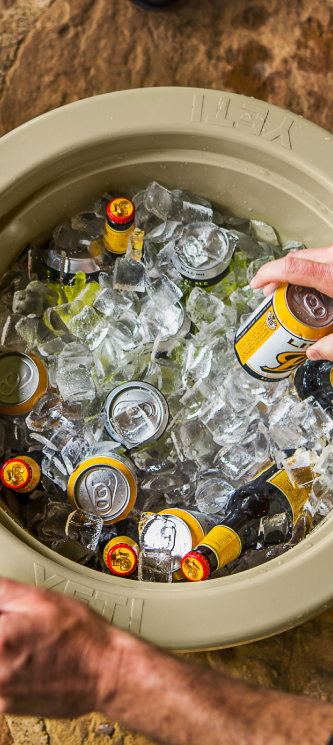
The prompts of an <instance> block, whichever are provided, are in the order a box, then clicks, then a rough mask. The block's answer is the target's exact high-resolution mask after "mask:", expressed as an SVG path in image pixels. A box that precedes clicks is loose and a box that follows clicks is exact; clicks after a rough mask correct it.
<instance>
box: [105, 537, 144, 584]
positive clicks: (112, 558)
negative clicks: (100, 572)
mask: <svg viewBox="0 0 333 745" xmlns="http://www.w3.org/2000/svg"><path fill="white" fill-rule="evenodd" d="M113 540H114V539H113ZM112 543H113V541H110V542H109V543H107V544H106V546H105V549H104V551H103V559H104V562H105V564H106V566H107V567H108V569H110V571H111V572H112V573H113V574H117V575H118V576H120V577H124V576H126V575H127V574H132V572H134V569H136V566H137V563H138V557H137V555H136V552H135V550H134V548H133V547H132V546H129V544H128V543H115V544H114V545H111V546H110V544H112Z"/></svg>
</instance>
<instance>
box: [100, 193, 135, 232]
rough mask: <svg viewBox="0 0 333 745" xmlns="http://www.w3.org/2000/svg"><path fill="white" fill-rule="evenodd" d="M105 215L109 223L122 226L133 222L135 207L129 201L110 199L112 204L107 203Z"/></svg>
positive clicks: (119, 198)
mask: <svg viewBox="0 0 333 745" xmlns="http://www.w3.org/2000/svg"><path fill="white" fill-rule="evenodd" d="M106 213H107V216H108V218H109V220H111V222H115V223H117V224H118V225H124V224H126V223H127V222H131V220H133V218H134V215H135V207H134V204H133V202H131V200H130V199H125V198H124V197H117V198H116V199H112V202H109V204H108V206H107V210H106Z"/></svg>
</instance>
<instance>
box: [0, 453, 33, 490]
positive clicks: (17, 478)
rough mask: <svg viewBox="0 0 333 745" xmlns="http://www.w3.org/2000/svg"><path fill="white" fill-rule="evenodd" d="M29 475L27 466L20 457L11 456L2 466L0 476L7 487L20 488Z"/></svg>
mask: <svg viewBox="0 0 333 745" xmlns="http://www.w3.org/2000/svg"><path fill="white" fill-rule="evenodd" d="M30 477H31V471H30V468H29V466H28V465H27V464H26V463H25V462H24V460H21V459H20V458H11V459H10V460H7V462H6V463H4V465H3V466H2V469H1V473H0V478H1V481H2V483H3V484H4V485H5V486H8V487H9V489H22V488H23V487H24V486H26V484H27V483H28V481H29V479H30Z"/></svg>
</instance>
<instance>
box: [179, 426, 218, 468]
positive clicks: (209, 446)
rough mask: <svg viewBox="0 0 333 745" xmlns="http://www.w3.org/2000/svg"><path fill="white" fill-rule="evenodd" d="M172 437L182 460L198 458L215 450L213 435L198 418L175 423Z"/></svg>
mask: <svg viewBox="0 0 333 745" xmlns="http://www.w3.org/2000/svg"><path fill="white" fill-rule="evenodd" d="M171 437H172V439H173V442H174V445H175V447H176V449H177V451H178V453H179V457H180V459H181V460H184V459H185V458H188V459H189V460H196V459H197V458H200V457H202V456H203V455H208V454H211V453H213V452H214V443H213V438H212V435H211V433H210V432H209V430H208V429H207V427H205V425H204V424H203V422H201V421H199V420H198V419H192V420H189V421H187V422H182V423H181V424H179V425H178V426H177V424H176V425H174V427H173V428H172V430H171Z"/></svg>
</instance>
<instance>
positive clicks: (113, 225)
mask: <svg viewBox="0 0 333 745" xmlns="http://www.w3.org/2000/svg"><path fill="white" fill-rule="evenodd" d="M106 213H107V218H106V223H105V231H104V235H103V242H104V245H105V248H107V250H108V251H110V252H111V253H113V254H124V253H126V251H127V246H128V240H129V237H130V235H131V233H132V232H133V230H134V229H135V224H134V218H135V207H134V204H133V202H131V200H130V199H125V197H117V198H116V199H112V201H111V202H109V204H108V206H107V210H106Z"/></svg>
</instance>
